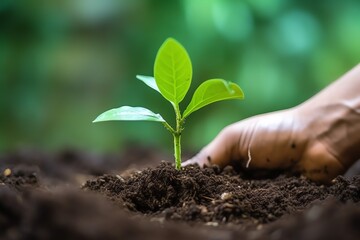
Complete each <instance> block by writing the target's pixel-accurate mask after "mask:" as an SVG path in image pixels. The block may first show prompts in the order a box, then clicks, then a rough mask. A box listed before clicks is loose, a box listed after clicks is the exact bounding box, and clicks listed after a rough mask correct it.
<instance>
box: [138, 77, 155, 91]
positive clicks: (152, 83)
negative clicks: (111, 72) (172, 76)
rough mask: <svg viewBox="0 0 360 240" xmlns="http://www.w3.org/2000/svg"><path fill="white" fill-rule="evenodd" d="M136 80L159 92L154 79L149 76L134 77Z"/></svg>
mask: <svg viewBox="0 0 360 240" xmlns="http://www.w3.org/2000/svg"><path fill="white" fill-rule="evenodd" d="M136 78H137V79H139V80H140V81H142V82H144V83H145V84H146V85H148V86H149V87H151V88H152V89H154V90H156V91H157V92H160V90H159V88H158V86H157V85H156V82H155V78H154V77H151V76H144V75H136Z"/></svg>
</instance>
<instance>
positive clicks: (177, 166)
mask: <svg viewBox="0 0 360 240" xmlns="http://www.w3.org/2000/svg"><path fill="white" fill-rule="evenodd" d="M173 136H174V157H175V169H176V170H180V169H181V143H180V142H181V133H173Z"/></svg>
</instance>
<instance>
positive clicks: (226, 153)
mask: <svg viewBox="0 0 360 240" xmlns="http://www.w3.org/2000/svg"><path fill="white" fill-rule="evenodd" d="M236 145H237V141H236V139H235V137H234V133H233V131H232V129H231V128H229V127H227V128H225V129H223V130H222V131H221V132H220V133H219V134H218V135H217V136H216V138H215V139H214V140H213V141H212V142H211V143H209V144H208V145H207V146H205V147H204V148H203V149H202V150H201V151H200V152H199V153H198V154H196V155H195V156H194V157H193V158H191V159H189V160H187V161H185V162H183V163H182V166H187V165H190V164H198V165H199V166H200V167H204V166H210V165H218V166H220V167H224V166H226V165H228V164H229V163H230V160H231V157H232V155H233V151H234V148H235V147H236Z"/></svg>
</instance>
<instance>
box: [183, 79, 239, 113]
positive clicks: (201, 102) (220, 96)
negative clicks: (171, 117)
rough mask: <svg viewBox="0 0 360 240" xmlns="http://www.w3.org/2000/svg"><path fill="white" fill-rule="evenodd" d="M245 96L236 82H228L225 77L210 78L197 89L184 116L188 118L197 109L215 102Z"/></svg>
mask: <svg viewBox="0 0 360 240" xmlns="http://www.w3.org/2000/svg"><path fill="white" fill-rule="evenodd" d="M243 98H244V93H243V91H242V90H241V88H240V87H239V86H238V85H236V84H235V83H232V82H227V81H225V80H223V79H210V80H207V81H205V82H203V83H202V84H201V85H200V86H199V87H198V88H197V89H196V90H195V93H194V95H193V97H192V99H191V102H190V103H189V105H188V106H187V108H186V109H185V111H184V114H183V117H184V118H186V117H187V116H189V115H190V114H191V113H193V112H195V111H196V110H198V109H200V108H202V107H204V106H206V105H208V104H210V103H213V102H217V101H222V100H228V99H243Z"/></svg>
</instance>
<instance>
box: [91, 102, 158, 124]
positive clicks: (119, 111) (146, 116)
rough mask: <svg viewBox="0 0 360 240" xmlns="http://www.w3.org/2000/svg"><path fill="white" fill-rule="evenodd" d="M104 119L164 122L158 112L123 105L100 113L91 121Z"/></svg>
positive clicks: (102, 120)
mask: <svg viewBox="0 0 360 240" xmlns="http://www.w3.org/2000/svg"><path fill="white" fill-rule="evenodd" d="M104 121H155V122H165V120H164V119H163V118H162V117H161V115H160V114H156V113H154V112H152V111H150V110H149V109H146V108H143V107H129V106H123V107H119V108H114V109H111V110H108V111H106V112H104V113H102V114H100V115H99V116H98V117H97V118H96V119H95V120H94V121H93V122H104Z"/></svg>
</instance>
